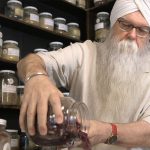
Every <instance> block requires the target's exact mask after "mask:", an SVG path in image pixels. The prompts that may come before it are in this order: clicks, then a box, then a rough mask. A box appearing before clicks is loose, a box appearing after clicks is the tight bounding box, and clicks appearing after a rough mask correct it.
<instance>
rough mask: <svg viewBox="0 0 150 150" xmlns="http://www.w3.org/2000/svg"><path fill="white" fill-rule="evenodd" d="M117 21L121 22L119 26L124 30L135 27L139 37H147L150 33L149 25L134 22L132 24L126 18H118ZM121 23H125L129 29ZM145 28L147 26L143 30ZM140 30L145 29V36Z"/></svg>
mask: <svg viewBox="0 0 150 150" xmlns="http://www.w3.org/2000/svg"><path fill="white" fill-rule="evenodd" d="M117 21H118V23H119V28H120V29H121V30H122V31H124V32H129V31H131V30H133V28H135V29H136V34H137V36H138V37H142V38H145V37H146V36H147V35H150V27H149V26H134V25H133V24H131V23H130V22H128V21H127V20H125V19H124V18H118V19H117ZM121 23H123V24H122V25H126V27H127V28H128V29H125V28H122V26H121ZM143 28H145V30H143ZM138 31H145V35H143V36H142V35H140V34H139V32H138Z"/></svg>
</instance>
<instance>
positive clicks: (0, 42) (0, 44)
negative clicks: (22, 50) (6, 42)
mask: <svg viewBox="0 0 150 150" xmlns="http://www.w3.org/2000/svg"><path fill="white" fill-rule="evenodd" d="M2 43H3V41H2V39H0V47H1V46H2Z"/></svg>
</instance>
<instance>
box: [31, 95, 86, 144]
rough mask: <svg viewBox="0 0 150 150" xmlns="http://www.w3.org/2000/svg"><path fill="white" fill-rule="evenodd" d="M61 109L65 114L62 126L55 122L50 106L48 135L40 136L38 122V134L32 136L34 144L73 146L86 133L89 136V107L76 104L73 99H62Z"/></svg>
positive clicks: (79, 103)
mask: <svg viewBox="0 0 150 150" xmlns="http://www.w3.org/2000/svg"><path fill="white" fill-rule="evenodd" d="M61 109H62V112H63V114H64V120H63V123H62V124H57V123H56V122H55V115H54V113H53V110H52V107H51V106H49V109H48V116H47V128H48V133H47V135H44V136H43V135H42V136H41V135H40V134H39V131H38V128H37V122H36V125H35V126H36V134H35V135H34V136H30V137H31V139H32V140H33V142H34V143H36V144H38V145H40V146H62V147H68V146H71V145H72V144H73V143H74V142H75V141H76V140H79V139H80V138H81V137H80V135H81V136H82V134H83V133H84V136H85V135H86V136H87V133H88V130H89V114H88V108H87V106H86V105H85V104H84V103H82V102H76V101H75V100H74V99H72V98H71V97H62V98H61ZM80 133H82V134H80Z"/></svg>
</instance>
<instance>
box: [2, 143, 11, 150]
mask: <svg viewBox="0 0 150 150" xmlns="http://www.w3.org/2000/svg"><path fill="white" fill-rule="evenodd" d="M3 150H11V148H10V144H9V143H5V144H4V147H3Z"/></svg>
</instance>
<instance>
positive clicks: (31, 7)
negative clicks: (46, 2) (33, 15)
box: [24, 6, 38, 10]
mask: <svg viewBox="0 0 150 150" xmlns="http://www.w3.org/2000/svg"><path fill="white" fill-rule="evenodd" d="M24 9H34V10H38V9H37V8H36V7H34V6H26V7H24Z"/></svg>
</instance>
